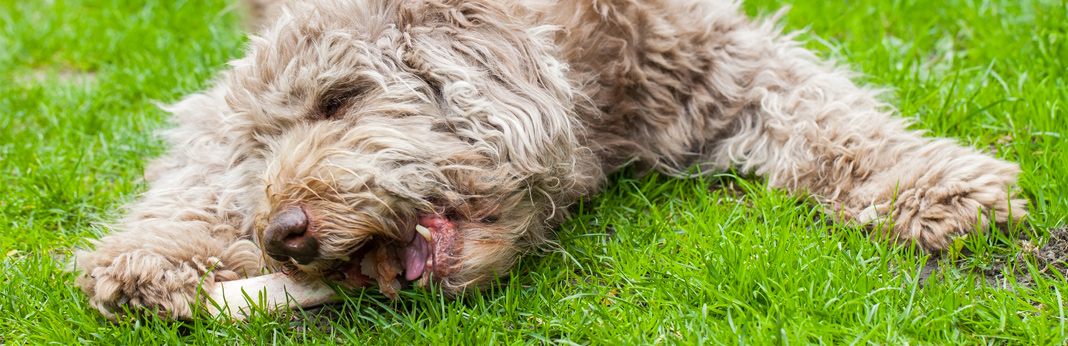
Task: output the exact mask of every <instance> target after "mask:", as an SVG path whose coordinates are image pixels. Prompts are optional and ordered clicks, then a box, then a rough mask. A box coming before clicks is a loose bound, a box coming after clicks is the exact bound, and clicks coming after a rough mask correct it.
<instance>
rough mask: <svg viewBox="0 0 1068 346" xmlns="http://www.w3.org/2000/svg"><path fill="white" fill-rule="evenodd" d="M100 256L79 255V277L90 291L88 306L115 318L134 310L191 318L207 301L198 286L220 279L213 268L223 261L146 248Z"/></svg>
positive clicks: (87, 292) (161, 315) (83, 288)
mask: <svg viewBox="0 0 1068 346" xmlns="http://www.w3.org/2000/svg"><path fill="white" fill-rule="evenodd" d="M100 255H101V254H100V253H84V254H80V255H79V256H78V257H79V263H78V267H79V269H81V273H80V275H79V277H78V279H77V281H78V285H79V286H81V288H82V290H83V291H85V293H86V294H87V295H89V304H90V305H91V306H93V307H94V308H96V309H98V310H100V312H101V313H102V314H103V315H104V316H105V317H107V318H108V319H112V320H114V319H116V318H117V317H118V316H121V315H123V314H124V313H126V312H135V311H144V312H150V313H154V314H156V315H159V316H160V317H164V318H172V319H184V318H190V317H192V313H193V310H192V304H199V303H200V302H201V301H202V300H203V298H200V297H198V294H197V289H198V287H199V285H200V283H201V282H213V281H214V280H215V278H214V275H213V273H212V271H211V269H212V266H213V265H215V264H216V263H217V262H218V260H217V259H214V258H205V259H203V260H199V259H193V260H192V261H183V260H175V259H172V258H167V257H166V256H163V255H160V254H158V253H155V252H152V251H149V250H143V249H138V250H133V251H130V252H125V253H121V254H118V255H115V256H114V257H110V258H103V257H101V256H100ZM82 261H88V262H90V263H85V262H82ZM200 296H202V295H200Z"/></svg>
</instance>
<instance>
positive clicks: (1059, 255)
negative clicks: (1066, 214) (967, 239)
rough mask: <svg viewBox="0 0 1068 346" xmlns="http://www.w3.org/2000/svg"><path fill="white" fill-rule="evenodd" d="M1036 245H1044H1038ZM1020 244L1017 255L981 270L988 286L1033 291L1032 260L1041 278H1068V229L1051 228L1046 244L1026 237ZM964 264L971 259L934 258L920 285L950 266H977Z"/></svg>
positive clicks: (994, 262) (924, 269)
mask: <svg viewBox="0 0 1068 346" xmlns="http://www.w3.org/2000/svg"><path fill="white" fill-rule="evenodd" d="M1036 243H1040V244H1041V245H1039V246H1036ZM1019 244H1020V247H1021V248H1022V249H1021V251H1019V252H1018V253H1016V254H1015V255H1009V256H1002V257H997V256H995V257H994V258H993V259H992V260H991V261H990V262H991V263H989V264H988V265H985V266H983V267H982V268H978V269H980V270H979V272H980V273H981V274H982V275H983V278H984V279H985V281H986V284H988V285H991V286H994V287H998V288H1002V289H1007V290H1014V289H1015V287H1022V288H1032V287H1033V286H1034V285H1035V278H1036V277H1035V275H1033V273H1032V272H1031V270H1030V269H1029V265H1028V262H1029V261H1030V262H1031V263H1033V264H1034V268H1035V269H1036V270H1037V273H1036V274H1037V275H1038V276H1039V277H1042V278H1046V279H1055V280H1060V279H1059V277H1065V276H1068V227H1058V228H1051V229H1049V237H1048V238H1046V239H1045V240H1044V241H1043V240H1042V239H1026V238H1023V239H1020V240H1019ZM965 250H966V249H965ZM962 252H964V255H965V256H970V255H971V254H970V253H968V252H967V251H962ZM964 262H967V258H962V259H957V260H956V261H953V260H950V259H945V258H938V257H932V258H930V259H929V260H927V263H926V265H924V267H923V269H922V270H921V271H920V284H921V285H922V284H924V283H926V282H927V280H928V279H930V278H931V277H932V276H936V277H937V275H939V274H942V272H943V270H944V268H946V266H950V267H951V268H956V269H958V270H968V267H969V266H974V265H969V264H967V263H964ZM1010 276H1011V277H1014V278H1015V280H1013V279H1012V278H1011V277H1010ZM936 280H937V279H936ZM1012 281H1015V282H1016V285H1013V284H1012Z"/></svg>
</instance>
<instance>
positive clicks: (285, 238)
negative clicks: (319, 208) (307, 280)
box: [263, 207, 319, 264]
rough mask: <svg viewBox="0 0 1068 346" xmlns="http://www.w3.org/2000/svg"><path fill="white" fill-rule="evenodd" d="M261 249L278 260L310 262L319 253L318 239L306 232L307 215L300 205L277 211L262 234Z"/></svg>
mask: <svg viewBox="0 0 1068 346" xmlns="http://www.w3.org/2000/svg"><path fill="white" fill-rule="evenodd" d="M263 250H264V251H267V255H268V256H271V258H274V259H276V260H279V261H283V262H284V261H286V260H288V259H290V258H292V259H293V260H294V261H297V263H300V264H308V263H311V261H312V260H314V259H315V256H318V255H319V241H318V240H316V239H315V237H313V236H311V235H310V234H308V215H307V214H305V213H304V209H301V208H300V207H290V208H288V209H284V210H281V211H278V212H276V213H275V214H274V216H273V217H272V218H271V222H270V223H269V224H268V225H267V230H266V231H264V234H263Z"/></svg>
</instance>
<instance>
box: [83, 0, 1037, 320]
mask: <svg viewBox="0 0 1068 346" xmlns="http://www.w3.org/2000/svg"><path fill="white" fill-rule="evenodd" d="M277 12H278V13H279V15H278V17H276V18H274V19H272V20H271V21H270V23H269V24H268V25H266V26H265V27H264V28H263V30H261V31H260V33H259V34H258V35H257V36H253V37H252V38H251V43H250V45H249V47H248V50H247V53H246V55H245V57H243V58H241V59H238V60H235V61H233V62H231V63H230V65H231V68H230V69H229V70H227V71H226V72H224V73H223V74H222V76H221V78H220V79H219V80H218V81H217V82H216V84H215V86H214V87H213V88H211V89H210V90H207V91H205V92H203V93H198V94H194V95H190V96H188V97H186V98H185V99H183V100H182V101H180V102H178V103H177V104H175V105H173V106H170V107H168V108H167V110H168V111H170V112H172V113H173V114H174V117H173V121H174V122H175V123H177V127H175V128H173V129H171V130H169V131H166V133H165V135H166V137H167V138H169V139H170V142H171V145H172V149H171V150H170V151H169V152H168V153H167V154H166V155H165V156H164V157H162V158H159V159H157V160H155V161H154V162H153V163H152V164H151V165H150V167H149V168H148V169H147V172H146V173H145V175H146V178H147V179H148V180H149V181H150V182H151V186H150V189H149V190H148V191H147V192H146V193H145V194H144V195H143V196H142V197H141V198H140V199H139V200H138V201H137V202H135V203H133V204H131V205H129V206H128V207H127V212H126V214H125V217H124V218H123V219H122V220H121V221H119V222H118V223H117V225H114V229H115V231H116V232H115V233H113V234H111V235H108V236H106V237H104V238H102V239H100V240H99V241H97V242H95V243H94V244H95V249H93V250H86V251H80V252H79V253H78V254H77V262H76V268H77V269H78V270H80V272H81V273H82V275H80V276H79V277H78V279H77V281H78V284H79V285H80V286H81V288H82V289H83V290H84V291H85V293H86V294H88V296H89V299H90V300H89V301H90V304H91V305H92V306H93V307H95V308H97V309H99V310H100V311H101V312H103V314H104V315H105V316H108V317H111V318H114V317H115V316H116V314H121V313H123V312H124V311H127V310H128V309H129V310H139V309H145V310H148V311H154V312H156V313H157V314H159V315H160V316H164V317H169V318H189V317H191V316H192V314H193V309H192V308H193V307H195V306H196V305H201V306H202V305H203V304H204V303H205V302H204V301H203V298H200V296H199V295H198V287H200V286H199V285H200V284H201V283H202V282H222V281H228V280H235V279H239V278H244V277H252V276H257V275H261V274H262V273H263V272H264V271H265V268H267V269H269V270H281V271H284V272H285V273H287V274H288V275H290V276H291V277H294V278H298V277H302V278H313V279H320V278H327V279H331V280H335V281H337V282H341V283H345V284H347V285H351V286H354V287H363V286H370V285H375V286H377V287H378V288H379V289H380V290H381V291H382V292H383V293H384V294H386V295H388V296H391V297H395V296H396V290H397V289H399V288H402V287H408V286H415V287H425V286H427V285H435V286H437V287H439V288H440V289H441V290H442V291H443V292H444V293H445V294H446V295H454V294H459V293H462V292H463V291H464V290H465V289H469V288H482V287H485V286H486V285H487V284H489V283H492V282H495V280H496V279H497V278H498V277H501V276H503V275H507V273H508V272H509V268H510V267H511V266H512V265H513V263H515V262H516V259H517V257H518V256H520V255H521V254H523V253H526V252H529V251H531V250H533V249H536V248H537V247H538V246H539V245H544V244H546V243H547V242H548V241H550V239H551V232H552V230H553V228H554V227H556V226H557V225H559V224H560V223H561V222H562V221H563V220H564V218H565V216H566V215H567V213H568V212H567V211H568V207H569V206H570V205H572V204H573V203H574V202H576V201H577V200H579V199H581V198H584V197H588V196H591V195H593V194H595V193H596V192H597V191H598V189H599V188H600V187H601V186H602V184H603V183H604V182H605V174H606V173H609V172H612V171H615V170H617V169H619V168H620V167H622V166H624V165H628V164H637V165H641V166H643V167H646V168H650V169H655V170H657V171H661V172H666V173H668V174H676V175H681V174H683V172H686V170H687V169H689V168H691V167H694V166H700V167H701V169H702V171H704V172H709V171H716V170H719V171H722V170H725V169H730V168H735V169H738V170H740V171H744V172H752V173H754V174H757V175H759V176H763V177H764V178H765V179H766V180H767V183H768V185H769V186H772V187H776V188H781V189H784V190H786V191H789V192H795V193H806V194H810V195H813V196H818V197H819V198H820V200H823V201H825V204H824V210H825V212H826V213H828V214H831V215H832V216H833V217H834V218H835V219H836V220H839V221H842V222H855V223H856V224H859V225H866V227H867V228H869V229H870V230H871V231H872V232H873V233H874V234H875V236H878V237H889V239H892V240H895V241H897V242H901V243H911V244H915V245H917V246H918V247H919V248H921V249H923V250H925V251H927V252H938V251H940V250H942V249H944V248H946V247H947V245H948V244H949V243H950V240H951V238H950V237H951V236H952V235H958V234H964V233H967V232H973V231H976V230H977V229H984V228H987V227H988V226H989V225H990V224H991V223H994V224H1004V223H1008V222H1011V221H1013V220H1018V219H1019V218H1021V217H1023V216H1024V215H1025V214H1026V211H1025V205H1026V201H1024V200H1021V199H1014V192H1013V191H1012V190H1011V189H1010V186H1011V185H1012V184H1014V182H1015V180H1016V175H1017V173H1018V172H1019V168H1018V167H1017V165H1015V164H1013V163H1009V162H1005V161H1002V160H998V159H996V158H993V157H991V156H988V155H985V154H983V153H980V152H978V151H976V150H973V149H970V148H965V147H962V146H960V145H958V144H955V143H954V142H953V141H951V140H947V139H931V138H924V137H922V136H921V135H920V134H919V133H917V132H914V131H909V130H907V129H906V127H905V126H904V125H903V121H902V120H901V119H899V118H895V117H892V116H891V115H892V110H891V109H890V107H889V106H887V105H886V104H884V103H882V102H880V101H879V100H878V99H877V98H876V94H877V92H875V91H873V90H870V89H865V88H863V87H860V86H857V85H856V84H855V83H854V82H852V81H851V80H850V76H851V73H850V72H849V71H847V70H844V69H841V68H838V67H836V66H835V65H834V64H833V63H829V62H825V61H820V60H818V59H817V58H816V57H815V56H814V55H813V54H812V53H811V52H810V51H808V50H806V49H804V48H802V47H800V46H799V45H798V43H797V42H796V41H795V40H794V39H793V38H792V36H790V35H783V34H781V33H780V32H779V30H778V29H777V28H776V27H775V25H774V24H773V23H770V22H768V21H759V20H756V21H755V20H751V19H748V18H746V17H745V16H744V15H743V14H742V13H741V12H740V11H739V9H738V4H736V3H734V2H732V1H728V0H318V1H311V2H307V3H303V2H301V3H293V4H290V5H287V7H286V8H284V9H282V10H279V11H277Z"/></svg>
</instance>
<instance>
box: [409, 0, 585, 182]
mask: <svg viewBox="0 0 1068 346" xmlns="http://www.w3.org/2000/svg"><path fill="white" fill-rule="evenodd" d="M412 3H415V4H411V5H408V6H407V8H405V5H401V8H400V9H399V13H400V16H401V18H402V23H401V25H402V26H401V29H402V30H404V34H405V37H404V40H405V42H404V43H403V47H402V49H401V54H402V58H403V59H404V62H405V63H406V64H407V65H408V66H409V67H410V68H411V70H412V72H413V73H415V74H417V75H419V76H420V77H421V78H423V79H424V80H426V81H427V82H428V83H429V84H430V85H431V86H432V87H433V88H434V89H435V90H436V92H437V94H438V95H436V97H437V98H438V102H441V105H440V109H441V111H442V113H443V114H444V115H445V116H446V117H447V118H448V119H447V121H448V123H449V125H450V126H451V127H452V128H453V129H455V130H456V133H457V134H458V135H460V136H462V137H466V138H468V139H469V140H472V141H474V142H476V145H484V146H487V149H490V150H492V152H494V153H496V155H497V156H498V157H497V158H496V159H497V160H499V162H507V163H509V164H511V165H514V166H515V167H513V168H515V169H518V170H520V171H521V172H522V173H523V174H526V175H532V176H534V175H543V174H548V175H549V176H557V177H559V176H560V174H559V173H560V170H561V169H563V170H571V169H573V168H571V167H558V166H559V165H560V164H561V163H570V162H572V161H573V157H572V156H573V151H574V150H576V147H577V146H578V145H577V144H575V138H576V137H575V135H576V134H575V133H574V131H577V128H578V127H577V124H576V123H575V117H574V116H573V115H572V114H571V112H572V110H571V109H572V105H571V102H572V96H573V94H574V91H573V89H572V83H571V82H570V81H569V80H568V79H567V76H566V68H567V66H566V65H565V64H563V63H562V62H561V60H560V59H559V58H558V55H557V52H556V48H555V45H554V44H553V43H552V35H553V34H555V33H556V28H554V27H551V26H542V27H537V26H531V25H529V23H525V22H523V16H524V14H523V13H521V11H522V10H521V9H511V8H506V7H504V5H500V4H497V3H495V2H493V1H489V0H485V1H479V0H474V1H458V0H441V1H438V0H425V1H412ZM517 11H519V12H517ZM558 183H559V182H558Z"/></svg>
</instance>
